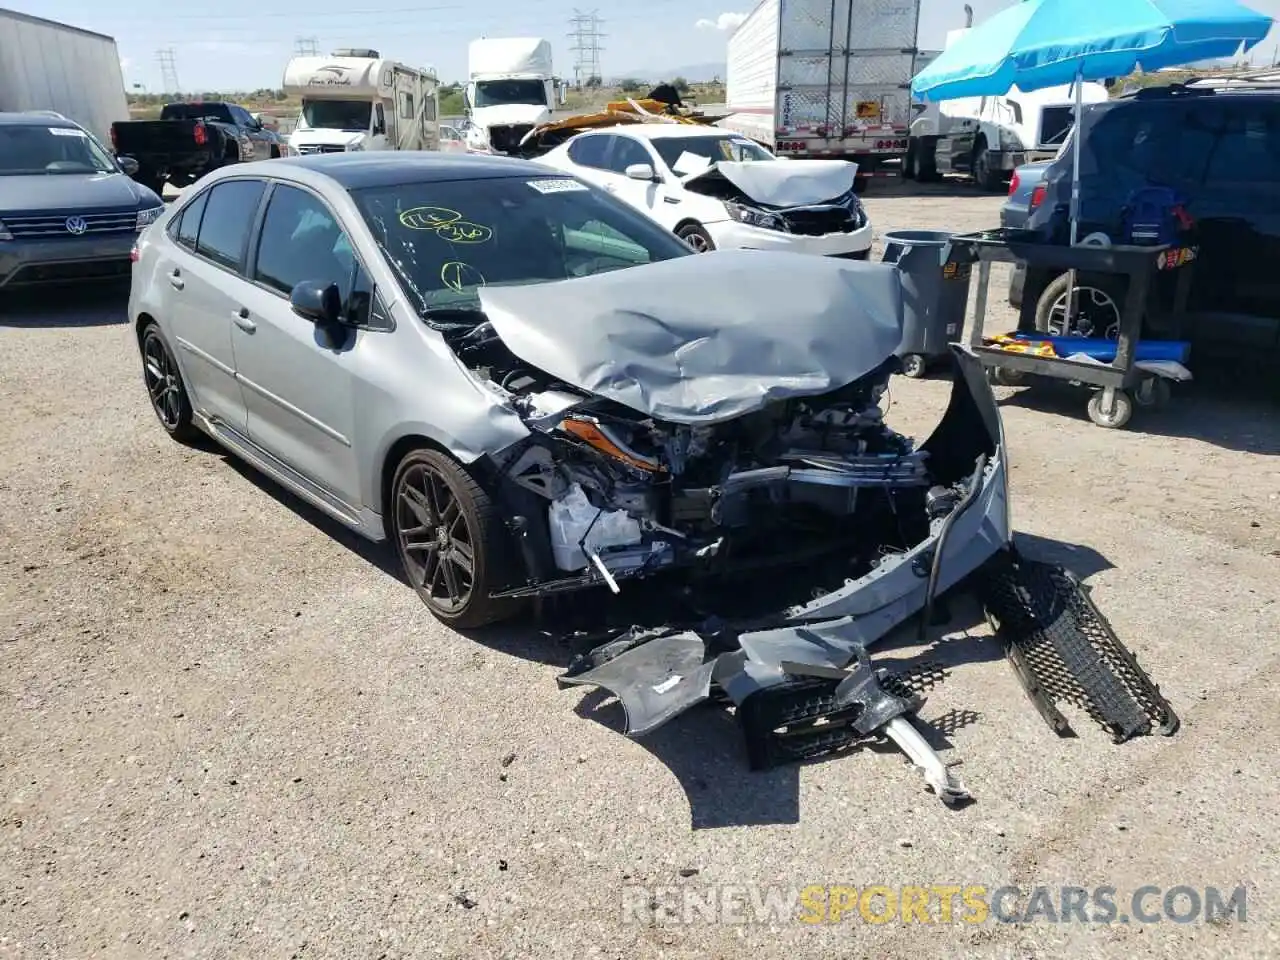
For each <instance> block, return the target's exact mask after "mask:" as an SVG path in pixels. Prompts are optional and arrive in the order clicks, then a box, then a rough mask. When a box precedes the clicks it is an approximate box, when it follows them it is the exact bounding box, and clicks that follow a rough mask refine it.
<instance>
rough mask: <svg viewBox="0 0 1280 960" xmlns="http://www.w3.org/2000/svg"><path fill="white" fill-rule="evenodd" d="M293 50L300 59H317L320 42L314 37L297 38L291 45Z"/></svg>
mask: <svg viewBox="0 0 1280 960" xmlns="http://www.w3.org/2000/svg"><path fill="white" fill-rule="evenodd" d="M293 49H294V50H296V51H297V52H298V56H300V57H318V56H320V41H319V39H318V38H316V37H298V39H297V40H295V41H294V43H293Z"/></svg>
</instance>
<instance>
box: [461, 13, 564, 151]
mask: <svg viewBox="0 0 1280 960" xmlns="http://www.w3.org/2000/svg"><path fill="white" fill-rule="evenodd" d="M467 74H468V78H467V86H466V90H465V97H466V102H467V116H468V119H469V121H470V123H469V124H468V125H467V131H466V134H467V150H468V152H470V153H511V152H513V151H514V150H515V148H516V146H517V145H518V144H519V143H520V138H521V137H523V136H524V135H525V134H526V133H528V132H529V131H530V130H532V129H533V128H534V127H535V126H537V125H538V124H540V123H545V122H546V121H548V120H550V119H551V112H552V111H553V110H554V109H555V108H556V104H557V102H560V103H563V102H564V97H565V88H564V87H563V85H562V84H560V83H558V81H557V80H556V77H555V74H554V73H553V71H552V68H551V44H550V43H549V42H547V41H546V40H544V39H542V38H541V37H483V38H481V39H479V40H473V41H471V45H470V47H469V48H468V50H467ZM557 94H558V96H557Z"/></svg>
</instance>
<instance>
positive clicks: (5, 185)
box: [0, 173, 156, 219]
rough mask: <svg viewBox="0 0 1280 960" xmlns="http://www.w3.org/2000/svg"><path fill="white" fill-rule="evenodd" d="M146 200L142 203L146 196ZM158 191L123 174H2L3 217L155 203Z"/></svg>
mask: <svg viewBox="0 0 1280 960" xmlns="http://www.w3.org/2000/svg"><path fill="white" fill-rule="evenodd" d="M144 198H145V199H146V200H147V202H146V203H140V201H142V200H143V199H144ZM155 203H156V199H155V194H153V193H152V192H151V191H150V190H148V189H147V188H146V187H143V186H142V185H141V184H139V183H136V182H135V181H133V180H131V179H129V178H128V177H126V176H125V175H124V174H123V173H94V174H82V173H35V174H31V175H30V176H26V175H20V176H10V177H0V219H3V215H4V214H5V213H6V212H8V213H29V212H34V211H39V212H41V213H66V214H67V216H73V215H75V214H81V213H92V212H93V211H95V210H121V209H126V210H128V209H132V208H135V207H138V206H147V207H150V206H154V205H155Z"/></svg>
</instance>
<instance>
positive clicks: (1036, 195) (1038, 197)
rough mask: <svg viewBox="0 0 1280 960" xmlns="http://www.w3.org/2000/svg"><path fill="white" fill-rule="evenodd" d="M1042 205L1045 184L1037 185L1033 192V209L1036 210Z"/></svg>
mask: <svg viewBox="0 0 1280 960" xmlns="http://www.w3.org/2000/svg"><path fill="white" fill-rule="evenodd" d="M1042 203H1044V184H1043V183H1037V184H1036V188H1035V189H1034V190H1032V191H1031V209H1032V210H1034V209H1035V208H1036V207H1038V206H1040V204H1042Z"/></svg>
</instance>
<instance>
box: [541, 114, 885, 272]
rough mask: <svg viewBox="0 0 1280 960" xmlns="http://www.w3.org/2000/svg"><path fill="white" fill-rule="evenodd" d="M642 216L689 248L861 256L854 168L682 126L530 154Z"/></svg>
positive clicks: (620, 133) (648, 128) (586, 137)
mask: <svg viewBox="0 0 1280 960" xmlns="http://www.w3.org/2000/svg"><path fill="white" fill-rule="evenodd" d="M538 162H539V163H543V164H547V165H548V166H552V167H555V168H556V169H558V170H564V171H566V172H568V173H572V174H575V175H576V176H578V177H580V178H582V179H583V180H586V181H588V182H589V183H593V184H595V185H596V186H599V187H602V188H603V189H605V190H607V191H608V192H609V193H612V194H613V195H614V196H616V197H617V198H618V199H620V200H622V201H624V202H626V203H628V204H630V205H631V206H633V207H635V208H636V209H638V210H640V211H642V212H644V213H647V214H648V215H649V216H651V217H653V219H655V220H657V221H658V222H659V223H660V224H662V225H663V226H664V227H666V228H667V229H668V230H671V231H673V232H674V233H675V234H676V235H677V236H679V237H680V238H681V239H682V240H684V241H685V242H686V243H688V244H689V245H690V246H691V247H693V248H694V249H695V250H697V251H698V252H704V251H707V250H715V249H730V248H736V249H746V250H785V251H790V252H794V253H810V254H818V255H820V256H835V257H846V258H849V259H854V260H865V259H867V257H868V255H869V253H870V250H871V241H872V230H871V221H870V220H869V219H868V217H867V212H866V210H865V209H864V208H863V206H862V201H861V200H859V199H858V195H857V194H856V193H855V191H854V176H855V175H856V174H857V172H858V165H857V164H856V163H851V162H849V161H846V160H804V161H791V160H780V159H779V158H778V157H775V156H774V155H773V154H772V153H770V152H769V151H768V150H766V149H765V148H764V147H762V146H760V145H759V144H758V143H755V142H753V141H751V140H747V139H744V138H743V137H740V136H737V135H736V134H732V133H729V132H728V131H726V130H721V129H720V128H718V127H700V126H692V125H689V124H677V123H671V124H666V123H653V124H648V123H646V124H631V125H622V126H616V127H607V128H604V129H601V130H592V131H589V132H586V133H580V134H578V135H577V136H576V137H574V138H573V139H571V140H569V141H567V142H566V143H563V144H561V145H560V146H558V147H556V148H555V149H554V150H552V151H550V152H549V153H547V154H545V155H544V156H542V157H539V158H538Z"/></svg>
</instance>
